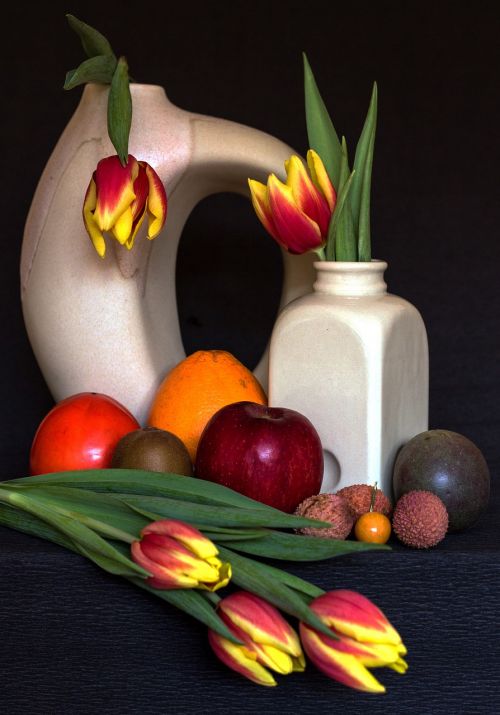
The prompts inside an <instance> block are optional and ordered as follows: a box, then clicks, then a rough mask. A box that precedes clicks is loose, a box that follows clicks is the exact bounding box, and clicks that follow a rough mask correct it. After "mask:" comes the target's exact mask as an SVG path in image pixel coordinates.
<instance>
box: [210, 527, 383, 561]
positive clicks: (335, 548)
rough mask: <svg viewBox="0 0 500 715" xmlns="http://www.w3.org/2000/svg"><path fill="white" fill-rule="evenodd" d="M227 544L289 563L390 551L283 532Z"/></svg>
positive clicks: (361, 543) (380, 547) (378, 546)
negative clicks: (366, 552)
mask: <svg viewBox="0 0 500 715" xmlns="http://www.w3.org/2000/svg"><path fill="white" fill-rule="evenodd" d="M224 543H225V545H226V546H227V547H229V548H231V549H236V550H237V551H244V552H245V553H248V554H254V555H255V556H264V557H266V558H270V559H280V560H285V561H322V560H324V559H330V558H332V557H334V556H345V554H353V553H359V552H361V551H373V550H377V549H382V550H387V549H390V547H389V546H386V545H385V544H366V543H363V542H362V541H344V540H341V539H327V538H320V537H316V536H302V535H300V534H286V533H284V532H282V531H268V532H267V536H265V537H262V538H261V539H258V540H255V541H253V540H252V541H248V542H247V541H242V542H238V543H237V542H236V541H235V542H233V543H232V542H230V541H226V542H224Z"/></svg>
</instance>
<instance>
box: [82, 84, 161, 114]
mask: <svg viewBox="0 0 500 715" xmlns="http://www.w3.org/2000/svg"><path fill="white" fill-rule="evenodd" d="M108 94H109V85H107V84H95V83H93V82H90V83H89V84H86V85H85V87H84V89H83V94H82V99H81V105H82V107H85V106H87V105H92V106H93V108H94V109H95V107H96V106H99V105H102V106H103V107H104V108H106V111H107V104H108ZM130 94H131V95H132V102H133V103H135V104H134V110H135V109H136V107H137V106H138V104H139V103H141V104H143V105H144V106H146V107H148V106H150V107H151V109H154V108H155V107H157V106H158V103H159V102H160V103H162V104H163V103H164V104H168V103H169V102H168V99H167V96H166V94H165V90H164V89H163V87H160V86H159V85H156V84H135V83H131V84H130Z"/></svg>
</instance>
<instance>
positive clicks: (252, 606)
mask: <svg viewBox="0 0 500 715" xmlns="http://www.w3.org/2000/svg"><path fill="white" fill-rule="evenodd" d="M217 609H218V613H219V616H220V617H221V619H222V620H223V621H224V623H225V624H226V625H227V627H228V628H229V630H230V631H231V633H233V634H234V635H235V636H236V637H237V638H238V639H239V640H240V641H242V643H243V645H237V644H235V643H232V642H231V641H230V640H228V639H227V638H224V637H223V636H221V635H219V634H218V633H215V631H212V630H209V632H208V637H209V641H210V645H211V646H212V649H213V651H214V653H215V654H216V655H217V656H218V658H220V660H221V661H222V662H223V663H224V664H225V665H227V666H228V667H229V668H232V669H233V670H235V671H237V672H238V673H240V674H241V675H244V676H245V677H246V678H248V679H249V680H252V681H253V682H254V683H258V684H259V685H267V686H272V685H276V680H275V679H274V677H273V675H272V673H271V671H274V672H276V673H281V674H282V675H287V674H288V673H292V672H293V671H299V672H301V671H303V670H304V668H305V659H304V654H303V653H302V649H301V647H300V641H299V638H298V636H297V633H296V632H295V631H294V630H293V628H292V627H291V626H290V625H289V624H288V623H287V621H285V619H284V618H283V616H282V615H281V614H280V613H279V611H277V610H276V608H274V606H271V604H269V603H267V601H264V600H263V599H262V598H259V597H258V596H255V595H254V594H253V593H248V592H247V591H238V592H237V593H233V594H231V595H230V596H227V597H226V598H223V599H222V600H221V601H220V602H219V604H218V606H217Z"/></svg>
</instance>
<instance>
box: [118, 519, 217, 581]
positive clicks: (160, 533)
mask: <svg viewBox="0 0 500 715" xmlns="http://www.w3.org/2000/svg"><path fill="white" fill-rule="evenodd" d="M141 537H142V538H141V540H140V541H134V542H133V544H132V546H131V551H132V559H133V560H134V561H135V563H136V564H139V566H142V568H144V569H145V570H146V571H148V572H149V573H150V574H151V576H150V577H149V578H148V579H147V583H148V584H149V585H150V586H152V587H153V588H158V589H162V590H168V589H173V588H200V589H204V590H206V591H216V590H217V589H219V588H222V587H224V586H226V585H227V584H228V583H229V580H230V578H231V566H230V564H228V563H223V562H222V561H220V560H219V559H218V558H217V554H218V553H219V552H218V550H217V547H216V546H215V544H213V543H212V542H211V541H210V540H209V539H207V538H205V537H204V536H203V534H202V533H201V532H199V531H198V529H195V528H194V527H192V526H190V525H189V524H185V523H184V522H182V521H175V520H174V519H162V520H160V521H155V522H153V523H152V524H149V525H148V526H146V527H145V528H144V529H143V530H142V531H141Z"/></svg>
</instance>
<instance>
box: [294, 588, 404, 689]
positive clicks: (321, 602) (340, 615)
mask: <svg viewBox="0 0 500 715" xmlns="http://www.w3.org/2000/svg"><path fill="white" fill-rule="evenodd" d="M310 608H311V609H312V610H313V611H314V612H315V613H316V614H317V615H318V616H319V617H320V618H321V620H322V621H323V622H324V623H325V624H326V625H327V626H328V627H329V628H330V630H331V631H332V635H333V636H335V637H336V638H329V637H328V636H325V635H323V633H320V632H318V631H316V630H314V629H313V628H311V627H310V626H308V625H306V624H305V623H301V624H300V637H301V640H302V645H303V646H304V650H305V652H306V654H307V655H308V656H309V658H310V659H311V660H312V662H313V663H314V664H315V665H316V667H317V668H319V670H321V671H322V672H323V673H325V675H328V676H329V677H330V678H333V679H334V680H338V681H339V682H340V683H343V684H344V685H348V686H349V687H351V688H355V689H357V690H365V691H368V692H373V693H383V692H385V688H384V686H383V685H381V684H380V683H379V682H378V680H376V679H375V678H374V677H373V675H372V674H371V673H370V671H369V670H368V668H376V667H380V666H387V667H388V668H392V669H393V670H396V671H397V672H398V673H404V672H406V670H407V668H408V665H407V663H406V662H405V661H404V660H403V657H402V656H404V655H405V654H406V652H407V651H406V648H405V646H404V645H403V643H402V641H401V637H400V635H399V634H398V633H397V631H396V630H395V629H394V628H393V626H392V625H391V624H390V623H389V621H388V620H387V618H386V617H385V616H384V614H383V613H382V611H380V610H379V609H378V608H377V607H376V606H375V605H374V604H373V603H372V602H371V601H369V600H368V599H367V598H365V597H364V596H362V595H361V594H359V593H356V592H355V591H346V590H337V591H331V592H330V593H325V594H324V595H322V596H318V598H315V599H314V601H312V603H311V604H310Z"/></svg>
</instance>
